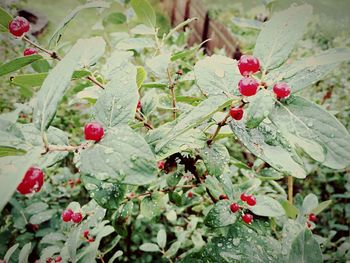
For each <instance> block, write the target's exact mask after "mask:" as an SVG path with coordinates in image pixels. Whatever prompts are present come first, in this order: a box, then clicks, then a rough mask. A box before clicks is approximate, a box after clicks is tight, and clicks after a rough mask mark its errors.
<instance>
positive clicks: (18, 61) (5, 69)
mask: <svg viewBox="0 0 350 263" xmlns="http://www.w3.org/2000/svg"><path fill="white" fill-rule="evenodd" d="M41 58H42V56H40V55H31V56H25V57H19V58H15V59H13V60H11V61H9V62H6V63H4V64H1V65H0V76H3V75H6V74H8V73H11V72H13V71H16V70H19V69H20V68H23V67H24V66H27V65H29V64H31V63H33V62H34V61H37V60H39V59H41Z"/></svg>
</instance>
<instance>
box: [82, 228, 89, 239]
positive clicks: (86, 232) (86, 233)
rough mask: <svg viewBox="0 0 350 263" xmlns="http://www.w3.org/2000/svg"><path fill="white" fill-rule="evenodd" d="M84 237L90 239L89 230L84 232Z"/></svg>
mask: <svg viewBox="0 0 350 263" xmlns="http://www.w3.org/2000/svg"><path fill="white" fill-rule="evenodd" d="M83 236H84V237H85V238H88V236H89V230H87V229H86V230H84V232H83Z"/></svg>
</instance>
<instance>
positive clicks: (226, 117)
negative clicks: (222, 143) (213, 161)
mask: <svg viewBox="0 0 350 263" xmlns="http://www.w3.org/2000/svg"><path fill="white" fill-rule="evenodd" d="M229 117H230V112H228V113H227V114H226V116H225V118H224V119H223V120H222V121H220V122H219V123H218V126H217V127H216V130H215V132H214V133H213V135H212V136H211V137H210V139H209V140H208V141H207V144H208V146H209V145H210V144H211V143H212V142H213V140H214V139H215V137H216V136H217V135H218V134H219V131H220V129H221V127H222V126H225V125H226V122H227V119H228V118H229Z"/></svg>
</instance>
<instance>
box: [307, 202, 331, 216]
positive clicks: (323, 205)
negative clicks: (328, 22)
mask: <svg viewBox="0 0 350 263" xmlns="http://www.w3.org/2000/svg"><path fill="white" fill-rule="evenodd" d="M331 204H332V200H327V201H324V202H322V203H320V204H319V205H318V206H317V207H316V208H314V209H312V210H311V213H314V214H315V215H318V214H319V213H321V212H322V211H323V210H325V209H327V208H328V207H329V206H330V205H331Z"/></svg>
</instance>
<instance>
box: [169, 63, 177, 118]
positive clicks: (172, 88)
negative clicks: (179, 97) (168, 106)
mask: <svg viewBox="0 0 350 263" xmlns="http://www.w3.org/2000/svg"><path fill="white" fill-rule="evenodd" d="M167 73H168V79H169V89H170V94H171V98H172V105H173V117H174V120H175V119H176V97H175V91H174V89H175V83H174V82H173V80H172V78H171V74H170V70H169V68H167Z"/></svg>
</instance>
